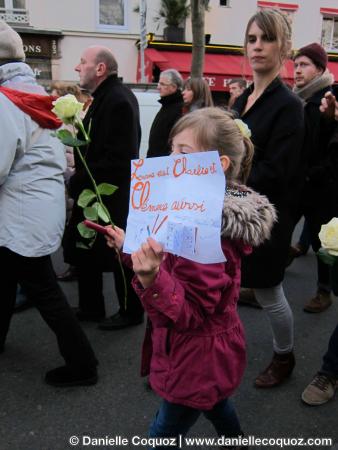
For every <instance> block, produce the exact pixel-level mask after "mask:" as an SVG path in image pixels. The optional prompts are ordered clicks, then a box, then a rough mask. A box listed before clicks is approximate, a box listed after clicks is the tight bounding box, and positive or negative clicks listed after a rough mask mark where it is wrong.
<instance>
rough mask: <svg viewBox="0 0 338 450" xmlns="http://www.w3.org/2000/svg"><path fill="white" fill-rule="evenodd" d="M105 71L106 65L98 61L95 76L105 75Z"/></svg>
mask: <svg viewBox="0 0 338 450" xmlns="http://www.w3.org/2000/svg"><path fill="white" fill-rule="evenodd" d="M106 71H107V67H106V65H105V63H104V62H100V63H98V65H97V66H96V74H97V76H99V77H101V76H102V75H105V73H106Z"/></svg>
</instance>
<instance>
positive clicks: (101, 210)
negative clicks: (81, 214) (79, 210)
mask: <svg viewBox="0 0 338 450" xmlns="http://www.w3.org/2000/svg"><path fill="white" fill-rule="evenodd" d="M97 212H98V214H99V217H100V219H101V220H103V222H105V223H109V222H110V214H109V211H108V209H107V208H106V207H105V206H104V205H101V204H100V203H99V206H98V210H97Z"/></svg>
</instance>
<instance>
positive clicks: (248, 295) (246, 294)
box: [237, 288, 262, 309]
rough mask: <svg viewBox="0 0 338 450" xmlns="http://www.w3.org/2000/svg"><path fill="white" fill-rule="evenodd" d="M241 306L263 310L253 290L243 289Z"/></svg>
mask: <svg viewBox="0 0 338 450" xmlns="http://www.w3.org/2000/svg"><path fill="white" fill-rule="evenodd" d="M237 303H238V304H239V305H245V306H251V308H257V309H262V307H261V305H260V304H259V303H258V301H257V299H256V297H255V293H254V290H253V289H248V288H241V289H240V291H239V299H238V302H237Z"/></svg>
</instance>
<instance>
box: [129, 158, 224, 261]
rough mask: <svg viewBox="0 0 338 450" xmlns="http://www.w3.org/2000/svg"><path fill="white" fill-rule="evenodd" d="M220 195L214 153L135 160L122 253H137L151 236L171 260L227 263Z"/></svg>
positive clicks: (220, 175)
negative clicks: (175, 257)
mask: <svg viewBox="0 0 338 450" xmlns="http://www.w3.org/2000/svg"><path fill="white" fill-rule="evenodd" d="M224 193H225V176H224V172H223V170H222V166H221V163H220V159H219V154H218V152H216V151H211V152H198V153H190V154H184V155H183V154H180V155H173V156H164V157H159V158H148V159H138V160H133V161H132V162H131V186H130V202H129V216H128V223H127V231H126V239H125V243H124V247H123V251H124V252H125V253H132V252H134V251H136V250H138V249H139V248H140V246H141V244H142V243H143V242H145V241H146V239H147V237H148V236H151V237H153V238H154V239H155V240H157V241H158V242H160V243H161V244H162V245H163V246H164V248H165V250H166V251H167V252H170V253H173V254H175V255H178V256H183V257H184V258H187V259H191V260H193V261H197V262H201V263H216V262H222V261H225V257H224V254H223V252H222V247H221V238H220V232H221V220H222V209H223V200H224Z"/></svg>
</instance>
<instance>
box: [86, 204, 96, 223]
mask: <svg viewBox="0 0 338 450" xmlns="http://www.w3.org/2000/svg"><path fill="white" fill-rule="evenodd" d="M83 215H84V216H85V218H86V219H89V220H93V221H94V222H95V221H96V220H97V219H98V217H99V215H98V212H97V208H93V206H86V208H84V210H83Z"/></svg>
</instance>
